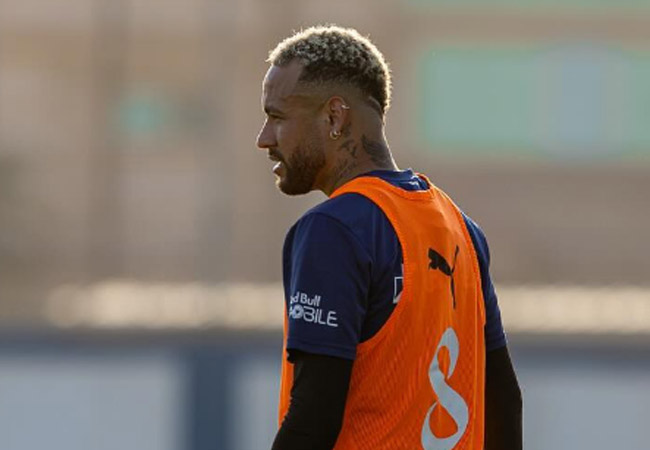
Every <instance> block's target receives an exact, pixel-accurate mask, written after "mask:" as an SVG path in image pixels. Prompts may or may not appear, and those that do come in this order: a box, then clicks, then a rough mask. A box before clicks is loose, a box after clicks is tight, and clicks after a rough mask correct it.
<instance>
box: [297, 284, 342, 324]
mask: <svg viewBox="0 0 650 450" xmlns="http://www.w3.org/2000/svg"><path fill="white" fill-rule="evenodd" d="M321 300H322V298H321V296H320V295H314V296H313V297H310V296H309V295H307V294H305V293H304V292H300V291H298V292H296V293H295V294H294V295H292V296H291V297H290V299H289V317H290V318H291V319H292V320H303V321H305V322H307V323H313V324H315V325H321V326H325V327H332V328H337V327H338V326H339V324H338V318H337V316H336V311H334V310H326V309H324V308H323V307H322V306H321Z"/></svg>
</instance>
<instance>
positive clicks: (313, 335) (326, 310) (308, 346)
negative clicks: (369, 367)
mask: <svg viewBox="0 0 650 450" xmlns="http://www.w3.org/2000/svg"><path fill="white" fill-rule="evenodd" d="M287 239H288V241H289V240H290V242H288V243H287V244H285V255H284V257H285V261H284V266H285V273H284V276H285V297H286V301H287V311H288V315H289V329H288V336H287V349H288V350H289V352H290V351H291V350H292V349H295V350H301V351H304V352H308V353H315V354H320V355H328V356H336V357H340V358H345V359H354V358H355V357H356V348H357V345H358V343H359V339H360V333H361V326H362V324H363V321H364V318H365V314H366V310H367V304H366V302H367V298H368V289H369V284H370V270H371V259H370V256H369V254H368V252H367V251H366V250H365V249H364V248H363V247H362V245H361V244H360V242H359V241H358V239H357V237H356V236H355V235H354V234H353V233H352V231H350V230H349V228H348V227H347V226H346V225H345V224H343V223H341V222H340V221H338V220H337V219H335V218H333V217H330V216H328V215H325V214H322V213H311V214H308V215H306V216H304V217H303V218H302V219H300V221H298V223H297V224H296V225H295V226H294V229H293V230H292V233H290V235H289V236H288V237H287Z"/></svg>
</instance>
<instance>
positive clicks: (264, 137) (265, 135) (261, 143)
mask: <svg viewBox="0 0 650 450" xmlns="http://www.w3.org/2000/svg"><path fill="white" fill-rule="evenodd" d="M274 144H275V142H274V139H273V136H272V133H271V130H270V127H269V126H268V122H264V125H262V129H261V130H260V132H259V134H258V135H257V146H258V147H259V148H260V149H266V148H269V147H273V145H274Z"/></svg>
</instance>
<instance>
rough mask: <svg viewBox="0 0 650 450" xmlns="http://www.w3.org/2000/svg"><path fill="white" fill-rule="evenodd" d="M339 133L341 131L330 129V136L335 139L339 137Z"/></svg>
mask: <svg viewBox="0 0 650 450" xmlns="http://www.w3.org/2000/svg"><path fill="white" fill-rule="evenodd" d="M341 134H342V133H341V132H340V131H336V130H332V131H330V138H332V139H334V140H337V139H338V138H340V137H341Z"/></svg>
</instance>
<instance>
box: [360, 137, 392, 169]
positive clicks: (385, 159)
mask: <svg viewBox="0 0 650 450" xmlns="http://www.w3.org/2000/svg"><path fill="white" fill-rule="evenodd" d="M361 144H362V145H363V149H364V150H365V151H366V153H367V154H368V156H370V159H371V160H372V162H374V163H375V164H377V165H378V166H379V167H386V166H389V165H390V163H391V159H390V153H389V152H388V148H386V147H385V146H384V145H382V144H381V143H380V142H375V141H371V140H370V139H368V138H367V137H366V135H365V134H364V135H362V136H361Z"/></svg>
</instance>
